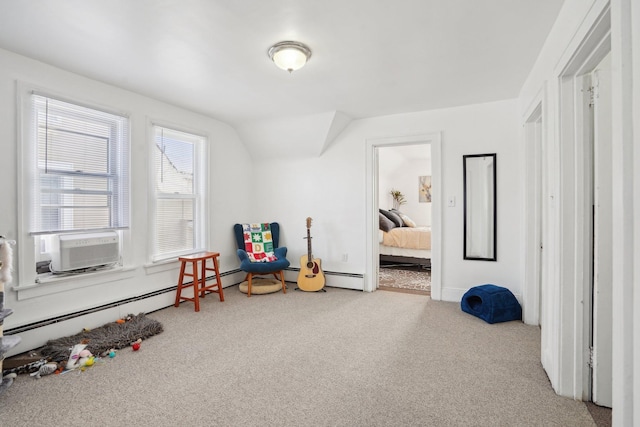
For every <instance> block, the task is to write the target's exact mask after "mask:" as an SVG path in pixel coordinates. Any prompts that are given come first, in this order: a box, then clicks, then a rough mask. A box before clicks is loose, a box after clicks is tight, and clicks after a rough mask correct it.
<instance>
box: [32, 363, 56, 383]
mask: <svg viewBox="0 0 640 427" xmlns="http://www.w3.org/2000/svg"><path fill="white" fill-rule="evenodd" d="M56 370H58V364H57V363H55V362H50V363H45V364H44V365H42V366H40V369H38V370H37V371H36V372H33V373H31V374H30V375H31V376H32V377H35V379H37V380H39V379H40V378H41V377H43V376H45V375H51V374H53V373H54V372H55V371H56Z"/></svg>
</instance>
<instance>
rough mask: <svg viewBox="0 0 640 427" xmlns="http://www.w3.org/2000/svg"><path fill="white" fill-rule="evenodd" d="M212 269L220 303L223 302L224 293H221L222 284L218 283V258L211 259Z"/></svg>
mask: <svg viewBox="0 0 640 427" xmlns="http://www.w3.org/2000/svg"><path fill="white" fill-rule="evenodd" d="M213 269H214V270H215V272H216V281H217V282H218V293H219V294H220V301H224V292H223V291H222V282H221V281H220V269H219V268H218V257H213Z"/></svg>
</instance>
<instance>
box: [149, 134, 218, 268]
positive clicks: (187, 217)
mask: <svg viewBox="0 0 640 427" xmlns="http://www.w3.org/2000/svg"><path fill="white" fill-rule="evenodd" d="M152 129H153V144H152V147H151V149H152V152H153V156H152V157H153V172H154V173H153V188H154V195H153V200H154V217H153V218H152V227H153V231H152V235H153V244H152V247H153V254H152V258H153V260H154V261H158V260H162V259H169V258H173V257H176V256H179V255H184V254H186V253H192V252H195V251H199V250H202V248H203V247H204V243H203V242H204V228H205V227H204V220H203V217H204V215H203V209H204V181H205V180H204V168H203V167H202V166H201V164H200V163H199V162H198V161H197V160H198V159H202V152H203V150H204V143H205V138H204V137H203V136H200V135H195V134H192V133H188V132H183V131H179V130H175V129H170V128H167V127H163V126H158V125H153V126H152Z"/></svg>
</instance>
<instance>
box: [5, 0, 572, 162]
mask: <svg viewBox="0 0 640 427" xmlns="http://www.w3.org/2000/svg"><path fill="white" fill-rule="evenodd" d="M561 5H562V1H561V0H482V1H480V0H395V1H388V0H321V1H320V0H92V1H87V0H57V1H53V0H49V1H46V0H39V1H38V0H0V47H2V48H5V49H7V50H10V51H13V52H16V53H19V54H23V55H26V56H29V57H32V58H35V59H38V60H41V61H43V62H46V63H49V64H52V65H55V66H57V67H60V68H63V69H67V70H70V71H72V72H75V73H78V74H82V75H85V76H88V77H90V78H93V79H96V80H100V81H104V82H107V83H110V84H113V85H117V86H120V87H123V88H125V89H129V90H132V91H135V92H138V93H141V94H144V95H147V96H150V97H153V98H156V99H160V100H163V101H166V102H169V103H172V104H175V105H178V106H181V107H184V108H187V109H190V110H193V111H196V112H199V113H203V114H206V115H208V116H212V117H214V118H217V119H220V120H222V121H224V122H227V123H229V124H231V125H233V126H235V127H236V128H237V129H240V130H241V134H242V132H244V134H245V136H246V137H247V138H248V139H252V138H256V137H257V136H256V135H254V134H257V133H258V129H259V130H260V132H262V131H267V134H268V130H269V129H268V128H269V125H266V124H267V123H270V122H279V123H278V125H277V126H276V125H274V126H272V127H274V128H278V129H279V130H281V123H282V121H283V120H286V119H288V118H295V117H301V116H308V117H318V118H322V119H321V121H322V123H321V124H319V127H320V128H322V129H323V130H324V132H325V133H326V134H327V135H333V136H335V134H336V132H338V131H340V130H341V128H342V127H344V126H345V122H347V121H348V120H351V119H358V118H365V117H372V116H379V115H387V114H395V113H405V112H412V111H421V110H428V109H436V108H444V107H452V106H458V105H468V104H475V103H482V102H489V101H496V100H502V99H509V98H515V97H516V96H517V95H518V92H519V90H520V88H521V86H522V84H523V82H524V80H525V78H526V77H527V74H528V72H529V71H530V69H531V67H532V65H533V63H534V62H535V60H536V57H537V56H538V53H539V51H540V49H541V47H542V45H543V43H544V41H545V38H546V36H547V34H548V32H549V30H550V28H551V26H552V25H553V22H554V21H555V19H556V16H557V15H558V12H559V10H560V7H561ZM282 40H296V41H300V42H303V43H305V44H307V45H308V46H309V47H310V48H311V50H312V51H313V55H312V57H311V60H310V61H309V63H308V64H307V65H306V66H305V67H304V68H302V69H301V70H299V71H296V72H294V73H293V74H291V75H290V74H288V73H287V72H285V71H282V70H280V69H278V68H277V67H276V66H275V65H274V64H273V63H271V61H270V60H269V58H268V56H267V50H268V49H269V47H270V46H271V45H272V44H274V43H276V42H279V41H282ZM319 120H320V119H319ZM305 126H307V125H305ZM307 127H308V126H307ZM262 135H265V134H264V133H262ZM320 139H321V141H319V142H316V143H314V144H315V146H316V148H317V150H320V151H321V150H322V147H323V146H324V145H325V144H326V143H327V140H326V137H322V138H320ZM318 147H319V148H318ZM312 151H313V150H312Z"/></svg>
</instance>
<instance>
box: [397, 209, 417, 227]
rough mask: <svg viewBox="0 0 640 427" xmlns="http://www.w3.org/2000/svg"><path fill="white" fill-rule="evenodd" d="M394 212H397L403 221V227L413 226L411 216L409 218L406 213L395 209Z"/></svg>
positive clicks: (413, 222)
mask: <svg viewBox="0 0 640 427" xmlns="http://www.w3.org/2000/svg"><path fill="white" fill-rule="evenodd" d="M395 213H396V214H398V216H399V217H400V219H402V222H403V223H404V226H405V227H415V226H416V223H415V221H414V220H412V219H411V218H409V217H408V216H407V215H405V214H403V213H402V212H400V211H396V212H395Z"/></svg>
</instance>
